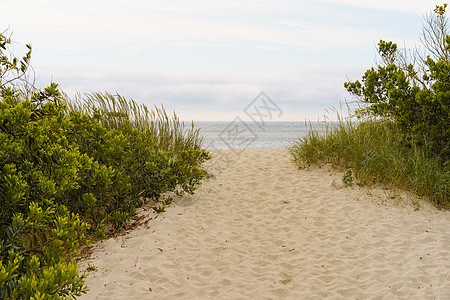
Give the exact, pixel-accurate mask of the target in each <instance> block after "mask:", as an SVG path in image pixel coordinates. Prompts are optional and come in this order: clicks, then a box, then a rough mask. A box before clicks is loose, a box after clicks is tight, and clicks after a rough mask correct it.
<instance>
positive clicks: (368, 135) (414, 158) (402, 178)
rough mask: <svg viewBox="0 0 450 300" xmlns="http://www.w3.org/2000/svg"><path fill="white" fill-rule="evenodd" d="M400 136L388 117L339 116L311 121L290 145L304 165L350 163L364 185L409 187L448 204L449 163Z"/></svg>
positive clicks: (437, 202) (440, 204)
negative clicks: (317, 126)
mask: <svg viewBox="0 0 450 300" xmlns="http://www.w3.org/2000/svg"><path fill="white" fill-rule="evenodd" d="M402 140H403V139H402V133H401V132H400V130H399V129H398V127H397V126H396V125H395V124H394V123H392V122H390V121H386V120H377V119H365V120H358V121H352V120H351V119H347V120H345V119H343V118H339V119H338V122H325V123H323V125H322V128H321V129H314V128H312V126H310V127H309V130H308V134H307V135H306V137H304V138H302V139H300V140H299V141H298V142H297V143H296V144H295V145H294V146H293V147H291V148H290V149H289V150H290V153H291V155H292V157H293V159H294V161H295V162H296V163H297V164H298V165H299V166H300V167H304V166H306V165H308V164H318V163H331V164H332V165H333V167H335V168H339V169H343V170H345V169H348V168H351V169H352V172H353V174H354V175H355V177H356V179H357V180H358V182H359V183H360V184H363V185H371V184H382V185H384V186H387V187H391V188H399V189H404V190H409V191H412V192H414V193H416V194H417V195H419V196H422V197H425V198H426V199H428V200H430V201H431V202H432V203H434V204H435V205H436V206H438V207H444V208H449V207H450V196H449V184H450V172H449V170H448V162H446V161H443V160H442V159H440V158H439V157H435V156H431V155H428V154H427V153H425V151H424V150H423V149H421V148H419V147H417V146H408V145H406V144H405V143H404V142H402Z"/></svg>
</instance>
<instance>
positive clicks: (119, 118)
mask: <svg viewBox="0 0 450 300" xmlns="http://www.w3.org/2000/svg"><path fill="white" fill-rule="evenodd" d="M65 99H66V100H65V101H66V103H65V104H66V105H67V106H68V108H69V110H72V111H78V112H81V113H84V114H89V115H93V114H94V112H95V110H96V109H97V110H100V111H102V112H103V116H104V117H103V118H102V120H101V122H102V125H103V126H105V127H106V128H108V129H112V128H116V129H119V130H120V129H123V128H124V126H128V125H131V127H132V128H136V129H138V130H139V131H140V132H143V133H146V134H148V135H150V136H151V137H152V138H153V140H154V141H155V143H156V144H157V145H158V147H159V149H161V150H165V151H173V152H175V153H179V152H180V151H182V150H186V149H189V148H193V149H200V148H201V146H202V141H203V138H202V137H201V136H200V135H199V129H195V128H194V123H193V122H192V123H191V124H190V125H188V126H185V124H184V122H182V121H180V119H179V117H178V116H177V115H176V114H175V112H174V113H173V115H172V116H169V115H168V114H167V112H166V111H165V109H164V107H163V106H161V108H159V107H156V106H155V107H154V109H153V110H150V109H148V108H147V106H145V105H144V104H138V103H136V102H135V101H134V100H132V99H125V98H124V97H122V96H121V95H119V94H110V93H107V92H103V93H100V92H95V93H90V94H84V95H83V96H81V95H80V94H77V95H76V96H75V98H74V99H69V98H68V97H67V96H66V97H65Z"/></svg>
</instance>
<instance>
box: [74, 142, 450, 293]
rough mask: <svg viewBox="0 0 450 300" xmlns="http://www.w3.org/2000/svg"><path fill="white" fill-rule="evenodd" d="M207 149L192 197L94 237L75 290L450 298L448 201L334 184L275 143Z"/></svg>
mask: <svg viewBox="0 0 450 300" xmlns="http://www.w3.org/2000/svg"><path fill="white" fill-rule="evenodd" d="M215 154H216V155H215V159H214V160H213V161H211V162H209V164H210V165H209V168H210V170H211V171H212V172H213V173H214V174H216V176H215V178H213V179H210V180H208V181H207V182H205V184H204V185H203V186H202V187H201V189H200V190H199V191H198V193H197V194H196V195H195V196H193V197H184V198H180V199H176V200H175V201H174V204H173V205H172V206H171V207H169V208H168V209H167V212H165V213H163V214H159V215H157V214H156V213H154V212H153V211H152V210H151V209H148V208H147V209H146V210H145V209H144V210H142V211H141V214H145V215H146V216H147V218H153V219H152V220H151V221H149V222H148V224H147V226H142V227H140V228H138V229H136V230H133V231H132V232H130V233H128V234H127V235H125V236H123V237H119V238H116V239H109V240H107V241H103V242H100V243H99V244H97V245H96V246H95V251H94V253H93V255H92V259H91V260H90V261H88V262H84V263H82V264H81V267H80V268H81V269H82V268H85V267H86V266H87V265H88V263H89V264H91V265H92V264H93V265H95V266H96V267H97V271H94V272H91V273H90V275H89V277H88V278H87V281H86V282H87V286H88V287H89V288H90V292H89V293H88V294H87V295H85V296H83V297H81V298H80V299H450V235H449V234H448V231H449V228H450V213H449V212H445V211H438V210H437V209H435V208H434V207H432V206H430V205H427V204H422V207H421V208H420V209H419V210H415V207H414V206H412V205H406V206H405V205H396V204H394V202H398V201H399V198H398V197H396V198H394V199H391V197H389V193H388V192H386V191H383V190H382V189H371V190H368V189H363V188H359V187H357V186H352V187H347V188H340V187H339V183H340V182H341V178H342V173H339V172H334V171H330V170H328V168H322V169H316V170H299V169H298V168H296V166H295V165H294V164H293V163H292V162H290V161H289V158H288V153H287V150H285V149H274V150H242V151H240V152H235V151H233V150H221V151H216V152H215ZM333 182H335V183H337V184H333Z"/></svg>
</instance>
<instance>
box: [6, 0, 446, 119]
mask: <svg viewBox="0 0 450 300" xmlns="http://www.w3.org/2000/svg"><path fill="white" fill-rule="evenodd" d="M436 4H441V2H436V1H429V0H421V1H417V0H412V1H411V0H410V1H408V0H401V1H396V0H378V1H372V0H370V1H361V0H359V1H358V0H323V1H312V0H309V1H304V0H300V1H289V0H279V1H265V0H260V1H246V0H240V1H223V0H221V1H216V0H209V1H195V0H191V1H177V0H174V1H153V0H148V1H138V0H127V1H124V0H123V1H117V0H116V1H115V0H109V1H100V0H90V1H84V0H81V1H80V0H76V1H75V0H64V1H61V0H40V1H35V0H14V1H8V2H7V3H2V4H1V10H2V18H1V20H0V31H3V30H4V29H7V28H8V27H9V28H10V30H11V31H12V32H13V39H14V40H15V41H16V42H17V44H16V45H15V48H16V51H17V52H19V53H18V54H20V52H21V50H22V49H23V46H24V45H25V44H26V43H31V44H32V45H33V56H32V65H33V66H34V69H35V71H36V74H37V75H38V76H39V80H38V84H39V85H41V86H43V85H45V84H47V83H48V82H50V81H51V80H53V81H54V82H57V83H59V84H60V86H61V88H62V89H63V90H64V91H65V92H67V93H68V94H69V95H73V94H74V93H75V92H76V91H79V92H82V93H83V92H93V91H109V92H116V91H117V92H119V93H120V94H121V95H123V96H125V97H127V98H133V99H134V100H136V101H137V102H139V103H145V104H146V105H148V106H153V105H158V106H159V105H160V104H164V106H165V107H166V108H167V109H168V110H175V111H176V112H177V113H178V114H179V115H180V116H181V118H182V119H185V120H191V119H194V120H232V119H234V117H236V116H241V115H242V110H243V109H244V108H245V107H246V106H247V104H248V103H250V102H251V101H252V100H253V99H254V98H255V97H256V96H257V95H258V94H259V92H261V91H264V92H266V93H267V95H268V96H269V97H271V98H272V100H273V101H274V102H276V103H277V105H278V106H279V107H280V108H281V109H282V110H283V115H282V116H280V117H279V118H278V120H297V121H303V120H304V119H305V118H308V119H312V120H317V118H319V117H321V116H322V115H324V114H326V111H325V109H328V108H330V107H333V106H334V107H336V106H338V105H339V101H344V100H345V99H346V98H347V99H349V96H348V95H347V93H346V91H345V90H344V88H343V83H344V82H345V81H346V80H347V78H350V79H351V80H356V79H359V78H360V77H361V75H362V74H363V72H364V70H365V69H367V68H368V67H370V66H372V65H373V64H374V60H375V58H376V49H375V45H376V43H377V42H378V41H379V40H380V39H384V40H392V41H394V42H397V43H398V44H400V45H404V44H405V45H407V46H414V45H415V43H416V41H417V40H418V38H419V36H420V31H421V27H422V20H423V16H424V15H425V14H426V13H429V12H431V11H432V9H433V8H434V6H435V5H436Z"/></svg>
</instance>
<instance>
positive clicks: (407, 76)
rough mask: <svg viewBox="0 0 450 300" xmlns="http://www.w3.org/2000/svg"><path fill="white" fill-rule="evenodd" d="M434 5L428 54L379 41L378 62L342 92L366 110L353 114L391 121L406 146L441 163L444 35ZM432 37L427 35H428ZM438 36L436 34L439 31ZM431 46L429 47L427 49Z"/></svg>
mask: <svg viewBox="0 0 450 300" xmlns="http://www.w3.org/2000/svg"><path fill="white" fill-rule="evenodd" d="M446 6H447V5H443V6H437V7H436V9H435V15H434V16H431V17H430V19H429V22H428V24H429V27H426V28H425V29H424V30H425V33H427V34H425V38H426V40H425V41H424V43H426V46H427V45H430V44H431V45H434V46H431V47H430V46H428V47H427V49H428V50H429V51H430V55H428V56H427V57H426V58H422V57H413V58H412V60H416V61H419V62H418V63H416V64H413V63H407V61H408V57H407V55H406V54H405V53H406V52H403V53H402V52H399V50H398V49H397V45H396V44H394V43H392V42H385V41H380V42H379V44H378V53H379V55H380V57H381V64H379V65H378V66H377V67H376V68H371V69H369V70H367V71H366V72H365V74H364V76H363V77H362V82H360V81H359V80H358V81H355V82H346V83H345V88H346V89H347V90H348V91H349V92H350V93H351V94H353V95H355V96H357V97H359V99H361V100H362V102H363V103H365V104H367V106H366V107H365V108H364V109H362V110H360V111H359V112H358V113H359V115H360V116H362V115H367V114H368V115H372V116H377V117H382V118H385V119H389V120H393V121H394V122H395V123H396V124H397V125H398V126H399V128H400V130H401V131H402V133H403V135H402V140H403V141H404V142H405V144H406V145H407V146H408V145H409V146H411V145H412V144H415V145H418V146H420V147H423V148H424V149H426V150H427V151H428V152H429V154H430V155H438V156H440V157H441V158H442V162H443V163H447V162H448V159H449V156H450V148H449V138H450V121H449V120H450V119H449V104H450V75H449V74H450V44H449V42H450V36H449V35H448V34H447V27H446V16H445V8H446ZM430 32H431V33H433V34H432V35H431V36H430V34H428V33H430ZM439 32H440V33H439ZM433 47H434V48H433Z"/></svg>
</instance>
